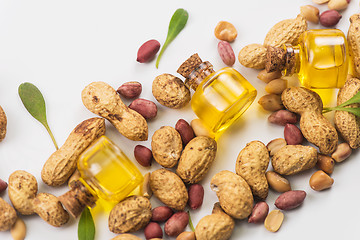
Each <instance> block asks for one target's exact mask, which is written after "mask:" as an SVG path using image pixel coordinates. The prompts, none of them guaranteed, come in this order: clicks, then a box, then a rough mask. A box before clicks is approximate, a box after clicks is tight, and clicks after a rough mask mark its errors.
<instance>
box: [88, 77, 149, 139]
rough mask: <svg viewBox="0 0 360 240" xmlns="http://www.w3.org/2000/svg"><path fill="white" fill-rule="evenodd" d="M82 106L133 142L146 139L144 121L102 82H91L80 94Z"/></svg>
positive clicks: (112, 89)
mask: <svg viewBox="0 0 360 240" xmlns="http://www.w3.org/2000/svg"><path fill="white" fill-rule="evenodd" d="M81 99H82V101H83V104H84V105H85V107H86V108H87V109H89V110H90V111H91V112H92V113H94V114H97V115H99V116H101V117H104V118H106V119H107V120H109V121H110V122H111V124H112V125H114V127H115V128H116V129H117V130H118V131H119V132H120V133H121V134H122V135H124V136H125V137H127V138H128V139H130V140H134V141H145V140H147V138H148V126H147V123H146V120H145V118H144V117H143V116H141V115H140V114H139V113H137V112H136V111H134V110H132V109H130V108H128V107H127V106H126V105H125V104H124V103H123V102H122V101H121V98H120V96H119V95H118V94H117V92H116V91H115V89H114V88H112V87H111V86H110V85H109V84H107V83H104V82H92V83H90V84H89V85H87V86H86V87H85V88H84V90H83V91H82V92H81Z"/></svg>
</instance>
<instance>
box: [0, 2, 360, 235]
mask: <svg viewBox="0 0 360 240" xmlns="http://www.w3.org/2000/svg"><path fill="white" fill-rule="evenodd" d="M311 3H312V2H311V1H310V0H298V1H289V0H272V1H264V0H261V1H260V0H258V1H235V0H233V1H226V0H224V1H216V2H215V1H208V2H206V3H205V2H203V1H194V0H192V1H189V0H186V1H184V0H183V1H166V0H164V1H126V3H125V1H110V0H109V1H69V0H64V1H46V0H43V1H40V0H32V1H25V0H23V1H5V0H3V1H0V105H1V106H2V107H3V109H4V110H5V112H6V114H7V118H8V132H7V136H6V138H5V140H4V141H3V142H1V143H0V162H1V165H0V177H1V178H2V179H5V180H7V179H8V177H9V175H10V174H11V173H12V172H13V171H15V170H18V169H23V170H26V171H28V172H30V173H32V174H33V175H34V176H35V177H36V178H37V180H38V182H39V190H40V191H41V192H42V191H44V192H50V193H53V194H55V195H57V196H58V195H60V194H62V193H64V192H65V191H67V187H66V186H64V187H61V188H57V189H53V188H50V187H48V186H46V185H45V184H44V183H43V182H42V181H41V177H40V172H41V169H42V166H43V163H44V162H45V161H46V160H47V158H48V157H49V156H50V154H51V153H52V152H53V151H54V150H55V149H54V146H53V144H52V142H51V139H50V137H49V136H48V134H47V132H46V131H45V129H44V128H43V126H42V125H40V123H38V122H37V121H36V120H34V119H33V118H32V117H31V116H30V114H29V113H28V112H27V111H26V110H25V108H24V107H23V105H22V103H21V101H20V98H19V97H18V93H17V88H18V86H19V84H21V83H22V82H32V83H34V84H35V85H36V86H37V87H38V88H39V89H40V90H41V92H42V93H43V95H44V97H45V100H46V104H47V117H48V122H49V125H50V128H51V129H52V131H53V133H54V136H55V138H56V140H57V142H58V144H59V145H60V146H61V145H62V144H63V143H64V141H65V140H66V138H67V136H68V134H69V133H70V132H71V131H72V129H73V128H74V127H75V126H76V125H77V124H78V123H80V122H81V121H83V120H85V119H87V118H90V117H93V116H94V114H92V113H91V112H89V111H88V110H87V109H86V108H85V107H84V106H83V104H82V102H81V97H80V93H81V90H82V89H83V88H84V87H85V86H86V85H87V84H89V83H90V82H92V81H98V80H102V81H105V82H107V83H109V84H110V85H112V86H113V87H114V88H117V87H119V86H120V85H121V84H122V83H124V82H127V81H130V80H136V81H140V82H141V83H142V84H143V93H142V94H141V97H142V98H146V99H150V100H153V101H155V102H156V100H155V99H154V97H153V96H152V94H151V83H152V80H153V79H154V78H155V77H156V76H157V75H160V74H162V73H171V74H174V75H176V76H179V75H178V74H177V73H176V70H177V68H178V66H179V65H180V64H181V63H182V61H183V60H185V59H186V58H187V57H189V56H190V55H191V54H193V53H195V52H198V53H199V55H200V56H201V58H202V59H203V60H209V61H210V62H211V63H213V65H214V68H215V69H220V68H222V67H225V65H224V64H223V63H222V61H221V59H220V57H219V55H218V53H217V43H218V40H217V39H216V38H215V37H214V34H213V31H214V28H215V26H216V24H217V22H218V21H220V20H227V21H229V22H231V23H233V24H234V25H235V27H236V28H237V30H238V37H237V39H236V41H235V42H234V43H232V47H233V48H234V51H235V55H236V57H237V55H238V52H239V51H240V49H241V48H242V47H243V46H245V45H247V44H250V43H262V41H263V39H264V37H265V35H266V33H267V31H268V30H269V29H270V27H271V26H273V25H274V24H275V23H277V22H278V21H280V20H283V19H287V18H294V17H296V15H297V14H298V12H299V7H300V6H302V5H306V4H311ZM180 7H182V8H185V9H186V10H187V11H188V12H189V20H188V23H187V26H186V27H185V29H184V30H183V31H182V32H181V33H180V34H179V35H178V37H177V38H176V39H175V40H174V41H173V42H172V44H171V45H169V47H168V48H167V50H166V51H165V53H164V55H163V58H162V60H161V62H160V66H159V69H156V68H155V61H152V62H150V63H148V64H140V63H138V62H136V61H135V59H136V53H137V50H138V48H139V46H140V45H141V44H142V43H144V42H145V41H147V40H149V39H153V38H154V39H157V40H158V41H160V43H164V41H165V38H166V34H167V29H168V24H169V20H170V18H171V16H172V14H173V13H174V11H175V10H176V9H177V8H180ZM320 9H321V10H325V9H327V7H326V5H324V6H320ZM357 12H359V1H358V0H352V2H351V4H350V6H349V8H348V9H347V10H346V11H344V12H342V14H343V19H342V20H341V22H340V24H339V25H338V28H340V29H342V30H344V31H345V32H347V29H348V26H349V21H348V19H349V17H350V16H351V15H352V14H354V13H357ZM309 27H310V28H320V25H313V24H310V25H309ZM234 68H235V69H237V70H239V71H240V72H241V73H242V74H243V75H244V76H245V77H246V78H247V79H248V80H249V81H250V82H251V83H252V84H253V85H254V86H255V87H256V88H257V90H258V97H257V98H256V100H255V102H254V104H253V105H252V106H251V107H250V109H249V110H248V111H247V112H246V113H245V115H243V117H242V118H241V120H240V121H239V122H237V123H236V124H235V126H233V127H232V128H231V129H230V130H229V131H228V132H226V133H225V134H224V135H223V136H222V137H221V138H220V140H219V141H218V145H219V147H218V148H219V151H218V154H217V158H216V162H215V163H214V165H213V166H212V168H211V169H210V172H209V173H208V175H207V177H206V178H205V179H204V180H203V181H202V184H203V186H204V188H205V200H204V204H203V206H202V208H201V209H200V210H197V211H191V217H192V220H193V222H194V224H195V225H196V223H197V222H198V221H199V220H200V218H201V217H202V216H205V215H207V214H210V212H211V209H212V205H213V203H215V202H216V201H217V198H216V195H215V193H214V192H212V191H211V190H210V186H209V182H210V179H211V177H212V176H213V175H214V174H215V173H217V172H219V171H220V170H223V169H227V170H231V171H234V168H235V160H236V157H237V155H238V153H239V152H240V150H241V149H242V148H243V147H244V146H245V144H246V143H247V142H250V141H252V140H261V141H263V142H264V143H265V144H266V143H267V142H269V141H270V140H272V139H274V138H278V137H282V136H283V128H282V127H278V126H274V125H270V124H268V123H267V120H266V119H267V116H268V114H269V113H267V112H264V111H262V110H261V108H260V107H259V105H258V104H257V103H256V102H257V100H258V99H259V97H261V96H262V95H264V92H265V91H264V87H265V84H264V83H263V82H261V81H260V80H258V79H257V78H256V76H257V73H258V71H256V70H252V69H247V68H245V67H243V66H241V65H240V64H239V62H238V61H236V64H235V65H234ZM126 103H127V104H128V103H129V102H126ZM157 105H158V108H159V112H158V116H157V117H156V119H154V120H152V121H150V122H149V136H150V138H151V136H152V134H153V132H154V131H155V130H157V129H158V128H159V127H160V126H162V125H169V126H174V125H175V123H176V121H177V120H178V119H179V118H184V119H186V120H188V121H191V120H192V119H193V118H194V117H195V115H194V113H193V112H192V110H191V108H190V106H189V105H188V106H187V107H186V108H185V109H182V110H172V109H168V108H166V107H163V106H161V105H160V104H158V103H157ZM106 135H107V136H109V137H110V138H111V139H113V140H114V141H115V142H116V143H117V144H118V145H119V146H121V148H122V149H123V150H124V152H125V153H126V154H127V155H128V156H129V157H130V158H131V159H133V160H134V157H133V148H134V146H135V145H136V144H139V143H138V142H132V141H130V140H127V139H125V138H124V137H122V136H121V135H120V134H118V132H117V131H116V130H115V129H114V128H113V127H112V126H111V125H110V124H108V123H107V133H106ZM141 144H144V145H146V146H150V141H146V142H143V143H141ZM358 158H359V154H358V151H357V152H356V153H355V154H353V155H352V156H351V158H350V159H348V160H347V161H345V162H343V163H342V164H337V166H336V168H335V171H334V173H333V174H332V177H333V178H334V179H335V184H334V185H333V187H332V188H331V189H330V190H328V191H323V192H315V191H313V190H312V189H311V188H310V187H309V185H308V180H309V177H310V176H311V174H312V172H314V171H315V170H311V171H308V172H306V173H303V174H299V175H297V176H294V177H289V180H290V181H291V184H292V187H293V189H303V190H305V191H306V192H307V193H308V195H307V198H306V200H305V202H304V203H303V205H302V206H301V207H299V208H297V209H295V210H292V211H286V212H285V220H284V223H283V226H282V227H281V229H280V230H279V232H277V233H270V232H268V231H267V230H266V229H265V228H264V227H263V225H261V224H260V225H254V224H248V223H247V222H246V221H237V222H236V228H235V230H234V233H233V236H232V239H263V240H265V239H315V238H319V239H359V237H360V228H359V215H360V206H359V205H358V203H357V200H358V198H359V197H360V194H359V189H358V185H359V183H360V174H359V173H358V171H359V170H358V169H360V161H359V159H358ZM138 166H139V165H138ZM139 168H140V169H141V171H142V172H143V173H146V172H147V171H149V170H150V171H153V170H155V169H157V168H159V165H157V164H153V166H152V167H151V168H150V169H146V168H143V167H141V166H139ZM277 196H278V194H277V193H275V192H273V191H270V193H269V197H268V198H267V202H268V204H269V206H270V210H272V209H275V206H274V201H275V199H276V197H277ZM1 197H3V198H5V199H6V200H7V201H9V199H8V195H7V193H5V194H1ZM152 202H153V204H154V205H157V204H159V202H158V201H157V200H155V197H153V198H152ZM23 219H24V221H25V223H26V225H27V227H28V232H27V238H26V239H29V240H38V239H52V240H56V239H59V240H64V239H77V220H71V221H69V223H67V224H66V225H65V226H64V227H61V228H55V227H52V226H50V225H48V224H47V223H46V222H44V221H43V220H42V219H40V217H38V216H36V215H34V216H26V217H23ZM95 221H96V239H110V238H112V237H114V236H116V235H115V234H113V233H111V232H110V231H109V230H108V227H107V216H106V215H105V214H102V215H98V216H96V219H95ZM137 235H138V236H140V237H141V238H144V236H143V234H142V233H140V232H139V233H138V234H137ZM0 239H11V235H10V233H9V232H1V233H0ZM165 239H170V238H166V237H165Z"/></svg>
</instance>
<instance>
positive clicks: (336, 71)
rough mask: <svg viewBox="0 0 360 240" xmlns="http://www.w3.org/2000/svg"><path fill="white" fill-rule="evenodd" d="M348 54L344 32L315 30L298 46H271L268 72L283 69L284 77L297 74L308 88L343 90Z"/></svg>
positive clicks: (304, 35)
mask: <svg viewBox="0 0 360 240" xmlns="http://www.w3.org/2000/svg"><path fill="white" fill-rule="evenodd" d="M348 55H349V54H348V46H347V41H346V38H345V35H344V33H343V32H342V31H341V30H339V29H313V30H308V31H306V32H304V33H303V34H302V35H301V36H300V38H299V41H298V45H296V46H292V45H288V44H286V45H284V46H283V47H282V48H275V47H269V48H268V52H267V63H266V70H267V72H273V71H276V70H280V71H282V74H283V75H284V76H291V75H293V74H294V73H297V74H298V77H299V80H300V83H301V84H302V85H303V86H304V87H306V88H311V89H332V88H341V87H342V86H343V85H344V83H345V81H346V77H347V75H348V67H349V56H348Z"/></svg>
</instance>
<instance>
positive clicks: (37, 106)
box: [18, 82, 59, 149]
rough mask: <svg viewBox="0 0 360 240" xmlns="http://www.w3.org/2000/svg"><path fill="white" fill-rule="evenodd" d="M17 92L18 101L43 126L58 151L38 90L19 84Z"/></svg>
mask: <svg viewBox="0 0 360 240" xmlns="http://www.w3.org/2000/svg"><path fill="white" fill-rule="evenodd" d="M18 91H19V96H20V99H21V101H22V103H23V104H24V106H25V108H26V110H27V111H28V112H29V113H30V114H31V116H33V117H34V118H35V119H36V120H38V121H39V122H40V123H41V124H42V125H44V127H45V128H46V130H47V131H48V133H49V135H50V137H51V140H52V141H53V143H54V145H55V148H56V149H59V147H58V145H57V143H56V141H55V138H54V135H53V134H52V132H51V130H50V128H49V125H48V123H47V119H46V106H45V100H44V97H43V95H42V94H41V92H40V90H39V89H38V88H37V87H36V86H35V85H33V84H31V83H28V82H26V83H22V84H20V86H19V89H18Z"/></svg>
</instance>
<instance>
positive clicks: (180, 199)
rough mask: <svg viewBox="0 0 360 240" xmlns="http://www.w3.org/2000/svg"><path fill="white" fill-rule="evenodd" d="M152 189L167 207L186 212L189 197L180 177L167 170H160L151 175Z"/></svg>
mask: <svg viewBox="0 0 360 240" xmlns="http://www.w3.org/2000/svg"><path fill="white" fill-rule="evenodd" d="M150 187H151V190H152V192H153V194H154V195H155V196H156V197H157V198H158V199H159V200H160V201H161V202H163V203H164V204H165V205H167V206H168V207H170V208H173V209H175V210H177V211H182V210H184V208H185V206H186V203H187V201H188V198H189V196H188V192H187V190H186V187H185V184H184V183H183V181H182V180H181V178H180V177H179V176H178V175H176V174H175V173H173V172H171V171H169V170H166V169H158V170H156V171H154V172H152V173H151V175H150Z"/></svg>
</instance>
